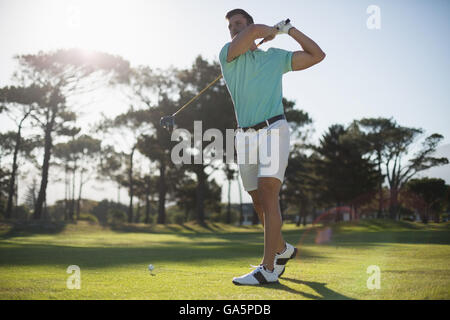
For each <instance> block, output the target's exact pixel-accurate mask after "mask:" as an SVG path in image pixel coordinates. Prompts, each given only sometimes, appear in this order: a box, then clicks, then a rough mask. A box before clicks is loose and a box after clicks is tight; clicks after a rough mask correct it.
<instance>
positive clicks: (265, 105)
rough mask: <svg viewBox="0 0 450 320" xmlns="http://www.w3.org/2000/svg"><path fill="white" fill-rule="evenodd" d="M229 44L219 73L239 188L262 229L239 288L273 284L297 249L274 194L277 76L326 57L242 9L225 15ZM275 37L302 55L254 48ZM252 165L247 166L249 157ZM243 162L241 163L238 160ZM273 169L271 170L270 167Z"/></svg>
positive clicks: (282, 166) (281, 132)
mask: <svg viewBox="0 0 450 320" xmlns="http://www.w3.org/2000/svg"><path fill="white" fill-rule="evenodd" d="M225 18H226V20H227V22H228V29H229V31H230V35H231V39H232V41H231V42H228V43H226V44H225V46H224V47H223V48H222V50H221V51H220V54H219V59H220V64H221V69H222V74H223V77H224V79H225V82H226V85H227V87H228V90H229V92H230V95H231V98H232V100H233V104H234V109H235V114H236V120H237V123H238V130H237V132H236V140H235V141H236V142H235V143H236V145H235V146H236V150H237V156H238V157H237V158H238V165H239V173H240V176H241V179H242V184H243V186H244V189H245V190H246V191H247V192H248V193H249V194H250V196H251V197H252V200H253V206H254V208H255V211H256V212H257V214H258V216H259V219H260V221H261V222H262V224H263V226H264V257H263V259H262V262H261V264H260V265H258V266H256V267H255V269H254V270H253V271H252V272H250V273H248V274H245V275H243V276H241V277H236V278H234V279H233V283H234V284H238V285H259V284H266V283H272V282H277V281H278V277H279V276H281V275H282V274H283V272H284V270H285V265H286V263H287V261H288V260H289V259H292V258H294V257H295V255H296V253H297V249H296V248H294V247H293V246H292V245H290V244H289V243H286V242H285V241H284V239H283V236H282V234H281V225H282V221H281V212H280V206H279V199H278V196H279V193H280V189H281V184H282V183H283V180H284V173H285V171H286V167H287V163H288V157H289V136H290V133H289V125H288V122H287V121H286V118H285V116H284V108H283V104H282V86H281V83H282V76H283V74H284V73H286V72H289V71H297V70H303V69H306V68H309V67H311V66H313V65H315V64H317V63H319V62H320V61H322V60H323V59H324V58H325V53H324V52H323V51H322V50H321V49H320V47H319V46H318V45H317V44H316V43H315V42H314V41H313V40H311V39H310V38H308V37H307V36H306V35H304V34H303V33H302V32H300V31H299V30H297V29H296V28H295V27H293V26H292V25H291V24H290V23H287V24H286V23H285V22H284V21H282V22H280V23H279V24H277V25H275V26H268V25H264V24H254V22H253V18H252V17H251V16H250V15H249V14H248V13H247V12H245V11H244V10H242V9H234V10H231V11H229V12H228V13H227V14H226V16H225ZM278 34H288V35H289V36H291V37H292V38H294V40H295V41H297V42H298V43H299V44H300V46H301V47H302V49H303V51H302V50H299V51H294V52H291V51H286V50H283V49H277V48H269V49H268V50H267V51H263V50H260V49H258V48H257V46H256V44H255V41H256V39H264V40H265V41H266V42H267V41H270V40H272V39H274V38H275V36H276V35H278ZM273 139H276V141H275V142H276V143H275V146H276V147H275V149H272V150H271V151H274V152H268V153H267V154H270V156H269V160H270V165H269V167H267V162H265V163H264V164H263V163H262V160H261V157H260V156H259V155H260V153H259V151H260V149H261V147H262V146H263V145H264V146H265V149H269V150H270V149H271V146H272V147H273V145H274V144H273V142H274V141H272V140H273ZM255 151H257V152H258V156H257V159H256V161H253V162H252V161H250V160H249V161H247V158H251V155H249V154H251V153H252V152H255ZM243 159H245V161H242V160H243ZM273 164H275V165H273Z"/></svg>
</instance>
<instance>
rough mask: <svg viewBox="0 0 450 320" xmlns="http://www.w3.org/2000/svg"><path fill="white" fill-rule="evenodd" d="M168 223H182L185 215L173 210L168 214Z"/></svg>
mask: <svg viewBox="0 0 450 320" xmlns="http://www.w3.org/2000/svg"><path fill="white" fill-rule="evenodd" d="M168 220H169V221H168V222H169V223H176V224H183V223H185V222H186V216H185V214H184V213H183V212H180V211H177V212H173V213H171V214H170V215H169V216H168Z"/></svg>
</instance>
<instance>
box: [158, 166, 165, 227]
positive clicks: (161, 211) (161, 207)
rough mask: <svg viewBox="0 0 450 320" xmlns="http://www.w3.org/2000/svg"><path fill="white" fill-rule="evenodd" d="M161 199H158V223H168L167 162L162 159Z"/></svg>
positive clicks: (160, 172)
mask: <svg viewBox="0 0 450 320" xmlns="http://www.w3.org/2000/svg"><path fill="white" fill-rule="evenodd" d="M158 187H159V190H158V193H159V199H158V224H165V223H166V208H165V206H166V192H167V187H166V164H165V162H164V161H161V164H160V167H159V186H158Z"/></svg>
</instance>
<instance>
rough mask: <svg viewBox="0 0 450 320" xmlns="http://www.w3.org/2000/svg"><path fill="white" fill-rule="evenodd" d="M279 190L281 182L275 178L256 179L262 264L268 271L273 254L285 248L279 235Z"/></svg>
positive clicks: (280, 221)
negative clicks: (262, 236) (262, 233)
mask: <svg viewBox="0 0 450 320" xmlns="http://www.w3.org/2000/svg"><path fill="white" fill-rule="evenodd" d="M280 188H281V181H280V180H279V179H277V178H272V177H261V178H258V190H257V197H258V198H257V203H258V204H259V207H260V208H262V211H263V221H264V223H263V225H264V258H263V262H262V264H264V265H266V268H267V269H269V270H273V263H274V260H275V254H276V253H277V252H281V251H283V250H284V247H285V242H284V239H283V236H282V234H281V226H282V220H281V211H280V202H279V199H278V196H279V193H280ZM252 198H253V197H252ZM255 209H256V208H255Z"/></svg>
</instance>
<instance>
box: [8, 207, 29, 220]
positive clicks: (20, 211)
mask: <svg viewBox="0 0 450 320" xmlns="http://www.w3.org/2000/svg"><path fill="white" fill-rule="evenodd" d="M29 215H30V212H29V210H28V208H27V207H25V206H17V207H13V209H12V218H13V219H17V220H28V218H29Z"/></svg>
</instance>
